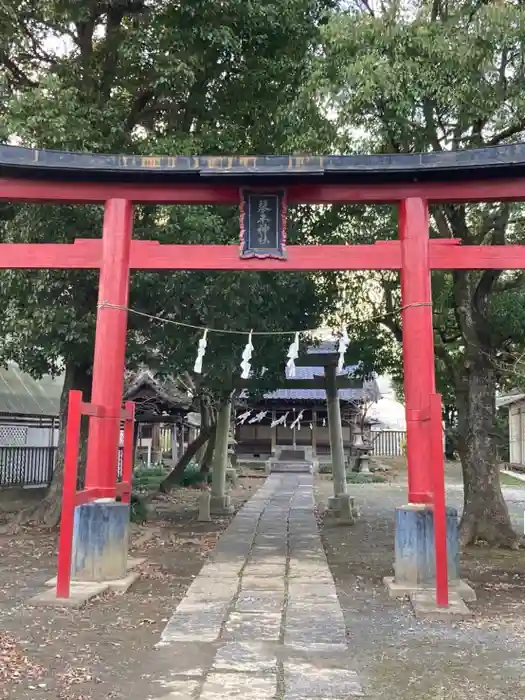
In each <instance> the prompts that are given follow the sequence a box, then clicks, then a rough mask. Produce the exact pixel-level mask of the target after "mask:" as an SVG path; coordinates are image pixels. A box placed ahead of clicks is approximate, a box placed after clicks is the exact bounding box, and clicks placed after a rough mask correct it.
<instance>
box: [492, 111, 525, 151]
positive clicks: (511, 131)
mask: <svg viewBox="0 0 525 700" xmlns="http://www.w3.org/2000/svg"><path fill="white" fill-rule="evenodd" d="M524 130H525V117H522V119H519V120H518V121H517V122H514V124H509V126H508V127H507V128H506V129H503V131H500V132H499V134H495V135H494V136H493V137H492V138H491V139H489V140H488V141H487V146H497V145H498V144H499V143H501V142H502V141H506V139H509V138H510V137H511V136H516V135H517V134H519V133H521V132H522V131H524Z"/></svg>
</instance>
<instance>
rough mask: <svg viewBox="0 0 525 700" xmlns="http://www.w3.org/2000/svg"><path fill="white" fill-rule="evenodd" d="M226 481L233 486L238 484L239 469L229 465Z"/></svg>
mask: <svg viewBox="0 0 525 700" xmlns="http://www.w3.org/2000/svg"><path fill="white" fill-rule="evenodd" d="M226 481H229V482H230V483H231V485H232V486H236V485H237V481H238V474H237V470H236V469H234V468H233V467H228V468H227V469H226Z"/></svg>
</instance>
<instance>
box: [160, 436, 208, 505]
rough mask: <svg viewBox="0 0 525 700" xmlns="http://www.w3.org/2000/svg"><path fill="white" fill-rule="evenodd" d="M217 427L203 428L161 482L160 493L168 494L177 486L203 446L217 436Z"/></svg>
mask: <svg viewBox="0 0 525 700" xmlns="http://www.w3.org/2000/svg"><path fill="white" fill-rule="evenodd" d="M215 428H216V426H215V425H211V426H210V427H208V428H202V429H201V431H200V433H199V435H198V436H197V438H196V439H195V440H194V441H193V442H192V443H190V444H189V445H188V447H187V448H186V451H185V452H184V454H183V455H182V457H181V458H180V459H179V461H178V462H177V464H176V465H175V466H174V467H173V469H172V470H171V472H170V473H169V474H168V476H167V477H166V478H165V479H164V481H162V482H161V484H160V486H159V491H161V492H162V493H167V492H168V491H170V490H171V489H172V488H173V487H174V486H176V485H177V484H178V483H179V482H180V480H181V479H182V477H183V475H184V471H185V469H186V467H187V466H188V464H189V463H190V462H191V460H192V459H193V457H194V456H195V455H196V454H197V452H198V450H199V448H200V447H202V445H204V444H205V443H206V441H207V440H209V439H210V438H211V437H212V436H214V435H215Z"/></svg>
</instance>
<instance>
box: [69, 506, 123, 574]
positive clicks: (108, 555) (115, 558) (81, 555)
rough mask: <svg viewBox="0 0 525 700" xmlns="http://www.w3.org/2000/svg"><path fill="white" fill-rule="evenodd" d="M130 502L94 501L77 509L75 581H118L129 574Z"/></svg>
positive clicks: (74, 531) (73, 559)
mask: <svg viewBox="0 0 525 700" xmlns="http://www.w3.org/2000/svg"><path fill="white" fill-rule="evenodd" d="M128 538H129V505H128V504H127V503H116V502H115V501H110V500H107V501H103V500H100V501H93V502H92V503H85V504H83V505H80V506H77V507H76V508H75V519H74V525H73V556H72V562H71V579H72V580H73V581H115V580H116V579H121V578H124V577H125V576H126V574H127V561H128Z"/></svg>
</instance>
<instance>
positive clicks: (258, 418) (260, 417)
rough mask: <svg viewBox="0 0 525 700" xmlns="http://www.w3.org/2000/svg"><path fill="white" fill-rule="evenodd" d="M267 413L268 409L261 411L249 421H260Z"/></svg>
mask: <svg viewBox="0 0 525 700" xmlns="http://www.w3.org/2000/svg"><path fill="white" fill-rule="evenodd" d="M266 415H268V411H259V413H257V415H255V416H254V417H253V418H252V419H251V420H249V421H248V423H250V424H252V423H260V422H261V421H262V419H263V418H264V417H265V416H266Z"/></svg>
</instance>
